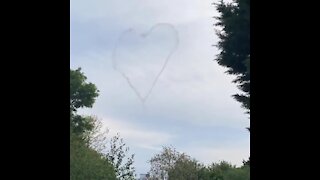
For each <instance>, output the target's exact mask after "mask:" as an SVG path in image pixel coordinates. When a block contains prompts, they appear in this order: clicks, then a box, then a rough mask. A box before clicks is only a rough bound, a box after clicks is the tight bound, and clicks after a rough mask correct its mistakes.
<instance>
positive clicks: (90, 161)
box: [70, 133, 116, 180]
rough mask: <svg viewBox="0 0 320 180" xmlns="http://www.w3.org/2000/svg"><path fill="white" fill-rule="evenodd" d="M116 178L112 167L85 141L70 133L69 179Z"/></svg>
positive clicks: (107, 179) (110, 179) (105, 179)
mask: <svg viewBox="0 0 320 180" xmlns="http://www.w3.org/2000/svg"><path fill="white" fill-rule="evenodd" d="M88 179H90V180H116V176H115V172H114V167H113V166H112V165H111V163H109V162H108V160H107V159H105V158H103V157H102V156H101V154H99V153H97V152H96V151H94V150H93V149H90V148H89V147H88V146H87V145H86V144H85V142H84V141H83V140H82V139H81V138H79V137H78V136H76V135H75V134H73V133H71V134H70V180H88Z"/></svg>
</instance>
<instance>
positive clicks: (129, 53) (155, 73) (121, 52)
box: [112, 23, 179, 103]
mask: <svg viewBox="0 0 320 180" xmlns="http://www.w3.org/2000/svg"><path fill="white" fill-rule="evenodd" d="M178 44H179V38H178V32H177V31H176V29H175V28H174V26H173V25H171V24H168V23H160V24H156V25H154V26H152V27H151V29H150V30H148V31H147V32H144V33H141V34H139V33H137V32H136V31H135V30H134V29H128V30H126V31H124V32H123V33H122V34H121V36H120V38H119V40H118V42H117V44H116V46H115V48H114V50H113V55H112V61H113V68H114V69H115V70H117V71H118V72H119V73H120V74H121V75H122V76H123V78H124V79H125V80H126V81H127V83H128V84H129V86H130V88H131V89H132V90H133V91H134V92H135V94H136V95H137V96H138V98H139V99H140V100H141V102H142V103H145V101H146V100H147V99H148V97H149V96H150V94H151V92H152V89H153V88H154V86H155V85H156V83H157V81H158V79H159V77H160V75H161V74H162V72H163V71H164V69H165V68H166V66H167V64H168V62H169V59H170V57H171V55H172V54H173V53H174V52H175V51H176V49H177V47H178Z"/></svg>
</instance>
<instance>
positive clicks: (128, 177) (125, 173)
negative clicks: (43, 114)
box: [70, 68, 135, 180]
mask: <svg viewBox="0 0 320 180" xmlns="http://www.w3.org/2000/svg"><path fill="white" fill-rule="evenodd" d="M86 80H87V77H86V76H85V75H84V74H83V73H82V72H81V69H80V68H78V69H77V70H71V69H70V170H71V175H70V179H75V180H82V179H85V180H87V179H92V180H95V179H97V180H113V179H117V180H133V179H134V172H135V170H134V168H133V166H132V165H133V162H134V161H133V159H134V155H131V156H129V157H128V155H127V152H128V150H129V148H128V147H126V145H125V144H124V143H123V139H120V136H119V135H117V136H115V137H113V138H112V139H111V141H110V144H111V147H110V149H109V150H108V149H107V148H106V144H107V132H108V131H101V128H102V123H101V121H99V120H98V118H97V117H93V116H81V115H78V114H77V110H78V109H79V108H82V107H89V108H90V107H92V105H93V104H94V102H95V98H96V97H97V96H98V92H99V91H98V90H97V88H96V86H95V85H94V84H92V83H88V82H86ZM126 157H127V160H126V161H125V159H124V158H126Z"/></svg>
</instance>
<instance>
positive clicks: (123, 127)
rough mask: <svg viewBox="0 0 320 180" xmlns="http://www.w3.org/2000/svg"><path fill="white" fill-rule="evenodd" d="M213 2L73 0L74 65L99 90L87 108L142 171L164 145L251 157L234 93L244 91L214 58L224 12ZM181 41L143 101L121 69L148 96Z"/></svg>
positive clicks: (214, 157) (207, 155)
mask: <svg viewBox="0 0 320 180" xmlns="http://www.w3.org/2000/svg"><path fill="white" fill-rule="evenodd" d="M212 2H213V1H211V0H202V1H198V0H175V1H172V0H162V1H151V0H108V1H107V0H91V1H86V0H71V32H70V35H71V47H70V50H71V56H70V59H71V68H72V69H74V68H77V67H81V68H82V70H83V72H84V73H85V75H86V76H87V77H88V80H89V81H90V82H92V83H94V84H96V86H97V87H98V89H99V90H100V96H99V97H98V98H97V100H96V103H95V104H94V107H93V108H91V109H84V110H82V111H81V112H82V113H84V114H88V115H91V114H92V115H96V116H98V117H99V118H100V119H101V120H102V122H103V123H104V125H105V126H106V127H108V128H109V130H110V133H109V134H110V136H112V135H114V134H116V133H117V132H119V133H120V135H121V137H123V138H124V141H125V142H126V143H127V144H128V146H129V147H130V152H131V153H134V154H135V155H136V156H135V167H136V170H137V174H140V173H146V172H147V171H148V170H149V164H148V163H147V160H148V159H150V158H151V157H152V155H154V154H155V153H158V152H160V150H161V147H162V146H169V145H172V146H173V147H175V148H176V149H177V150H178V151H181V152H185V153H187V154H189V155H191V156H192V157H194V158H196V159H198V160H199V161H201V162H204V163H210V162H217V161H219V160H227V161H229V162H232V163H233V164H236V165H241V163H242V160H243V159H247V158H248V157H249V154H250V146H249V144H250V136H249V133H248V132H247V130H246V129H245V127H248V126H249V123H250V122H249V120H248V117H247V115H246V114H244V110H243V109H242V108H241V107H240V103H238V102H236V101H235V100H234V99H233V98H232V97H231V95H232V94H235V93H237V92H239V90H238V89H237V88H236V85H235V84H233V83H232V80H233V79H234V77H233V76H230V75H227V74H225V73H224V72H225V71H226V69H225V68H223V67H221V66H219V65H218V64H217V63H216V61H214V59H215V58H216V55H217V54H218V52H219V51H218V49H217V48H216V47H214V46H212V45H214V44H216V43H217V41H218V39H217V36H216V35H215V30H214V29H215V27H214V26H213V24H214V23H215V20H214V19H213V18H212V17H213V16H216V15H218V14H217V12H216V10H215V8H214V6H212ZM159 23H168V24H171V25H172V26H173V27H174V29H172V28H170V27H169V26H155V25H157V24H159ZM152 27H156V28H154V29H153V30H152V31H150V29H151V28H152ZM128 29H132V30H133V31H131V32H128V33H125V34H123V33H124V32H125V31H127V30H128ZM148 31H149V34H148V36H146V37H142V36H141V33H145V32H148ZM175 31H176V32H177V33H178V36H176V35H175V33H174V32H175ZM175 38H178V40H179V42H178V46H177V49H176V50H175V51H174V52H173V54H172V55H171V56H170V58H169V60H168V63H167V66H166V67H165V68H164V71H163V72H162V73H161V75H160V76H159V79H158V81H157V82H156V84H155V86H154V88H153V89H152V91H151V93H150V96H148V98H147V99H146V100H145V102H144V103H143V102H142V101H141V100H140V99H139V98H138V96H137V94H136V93H135V92H134V90H133V89H132V88H131V87H130V85H129V84H128V82H127V80H126V79H125V78H124V77H123V75H121V72H122V73H125V75H126V76H127V77H128V78H129V79H130V82H131V83H132V85H133V86H134V88H135V89H136V91H138V92H139V93H140V94H142V96H143V95H145V94H147V92H148V91H149V89H150V87H151V86H152V83H153V81H154V79H155V77H156V75H157V74H158V73H159V72H160V70H161V67H162V66H163V64H164V62H165V59H166V57H167V56H168V54H169V52H170V51H171V50H172V49H173V47H174V45H175V43H177V41H176V39H175ZM119 39H120V40H119ZM116 44H118V47H117V49H116V52H117V56H116V58H113V56H112V55H113V52H114V50H115V45H116ZM113 62H116V64H117V68H116V69H114V67H113Z"/></svg>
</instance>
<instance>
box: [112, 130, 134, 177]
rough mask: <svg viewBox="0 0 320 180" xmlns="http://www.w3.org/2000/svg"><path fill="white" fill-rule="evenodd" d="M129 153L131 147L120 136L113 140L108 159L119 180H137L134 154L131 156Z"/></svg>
mask: <svg viewBox="0 0 320 180" xmlns="http://www.w3.org/2000/svg"><path fill="white" fill-rule="evenodd" d="M128 152H129V147H127V146H126V144H125V143H124V142H123V139H122V138H120V135H119V134H117V136H114V137H113V138H112V139H111V141H110V150H109V151H108V152H107V154H106V158H107V159H108V160H109V161H110V162H111V163H112V165H113V166H114V167H115V171H116V176H117V179H118V180H135V168H134V167H133V163H134V154H131V155H130V156H129V155H128ZM125 157H127V159H125Z"/></svg>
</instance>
